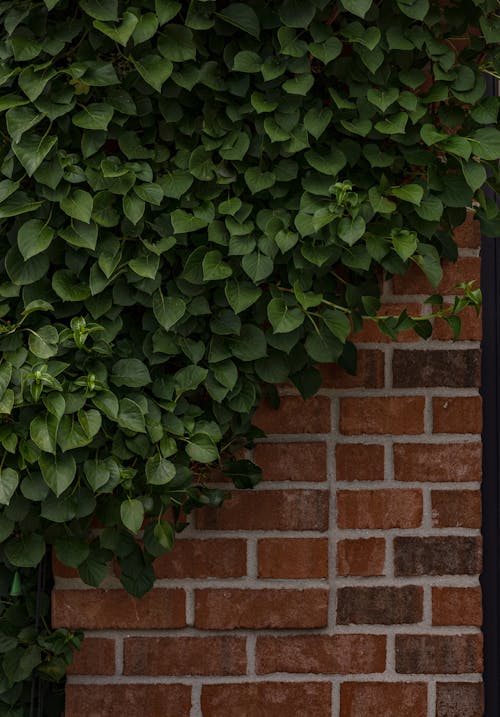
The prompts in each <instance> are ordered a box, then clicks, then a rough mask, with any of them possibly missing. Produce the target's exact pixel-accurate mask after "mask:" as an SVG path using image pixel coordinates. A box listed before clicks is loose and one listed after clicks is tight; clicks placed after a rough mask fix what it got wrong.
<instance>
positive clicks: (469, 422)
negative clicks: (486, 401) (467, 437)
mask: <svg viewBox="0 0 500 717" xmlns="http://www.w3.org/2000/svg"><path fill="white" fill-rule="evenodd" d="M432 413H433V417H434V419H433V431H434V433H481V429H482V423H483V415H482V403H481V398H480V396H455V397H452V396H444V397H439V398H433V399H432Z"/></svg>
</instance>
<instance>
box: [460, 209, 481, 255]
mask: <svg viewBox="0 0 500 717" xmlns="http://www.w3.org/2000/svg"><path fill="white" fill-rule="evenodd" d="M453 239H454V240H455V241H456V243H457V244H458V246H459V247H463V248H467V249H479V247H480V245H481V224H480V223H479V221H478V220H477V219H475V218H474V214H473V213H472V212H467V219H466V220H465V222H464V223H463V224H462V225H461V226H459V227H457V228H456V229H455V231H454V232H453Z"/></svg>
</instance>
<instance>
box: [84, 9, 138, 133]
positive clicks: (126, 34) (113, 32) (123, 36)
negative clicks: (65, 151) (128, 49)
mask: <svg viewBox="0 0 500 717" xmlns="http://www.w3.org/2000/svg"><path fill="white" fill-rule="evenodd" d="M138 22H139V18H138V17H137V16H136V15H134V13H132V12H124V13H123V20H122V22H121V23H120V24H119V25H118V27H113V26H112V25H107V24H106V23H105V22H102V21H101V20H94V22H93V23H92V24H93V25H94V27H95V29H96V30H99V32H102V33H103V34H104V35H107V36H108V37H109V38H111V40H113V41H114V42H117V43H118V44H119V45H122V46H123V47H125V45H126V44H127V42H128V41H129V40H130V38H131V37H132V34H133V32H134V30H135V29H136V27H137V23H138ZM89 129H92V128H89Z"/></svg>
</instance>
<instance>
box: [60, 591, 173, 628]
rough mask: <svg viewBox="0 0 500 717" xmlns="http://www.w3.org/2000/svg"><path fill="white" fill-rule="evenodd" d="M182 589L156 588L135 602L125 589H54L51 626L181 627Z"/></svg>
mask: <svg viewBox="0 0 500 717" xmlns="http://www.w3.org/2000/svg"><path fill="white" fill-rule="evenodd" d="M185 624H186V615H185V593H184V590H179V589H172V590H163V589H157V590H152V591H151V592H150V593H147V594H146V595H145V596H144V597H143V598H141V599H140V600H138V599H137V598H134V597H132V595H129V594H128V593H126V592H125V590H54V591H53V593H52V627H68V628H85V629H88V630H120V629H124V630H128V629H134V628H135V629H142V630H146V629H148V628H170V627H184V625H185Z"/></svg>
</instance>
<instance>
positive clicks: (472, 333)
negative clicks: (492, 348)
mask: <svg viewBox="0 0 500 717" xmlns="http://www.w3.org/2000/svg"><path fill="white" fill-rule="evenodd" d="M445 306H449V304H446V303H445ZM460 321H461V324H462V325H461V328H460V336H459V337H458V338H459V340H460V341H480V340H481V338H482V335H483V325H482V320H481V314H479V316H478V315H477V313H476V310H475V309H474V308H473V307H471V306H468V307H467V308H465V309H463V311H461V312H460ZM432 336H433V338H434V339H438V340H441V341H449V340H451V339H453V332H452V330H451V328H450V326H449V325H448V323H447V322H446V321H445V320H444V319H435V320H434V327H433V331H432Z"/></svg>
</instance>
